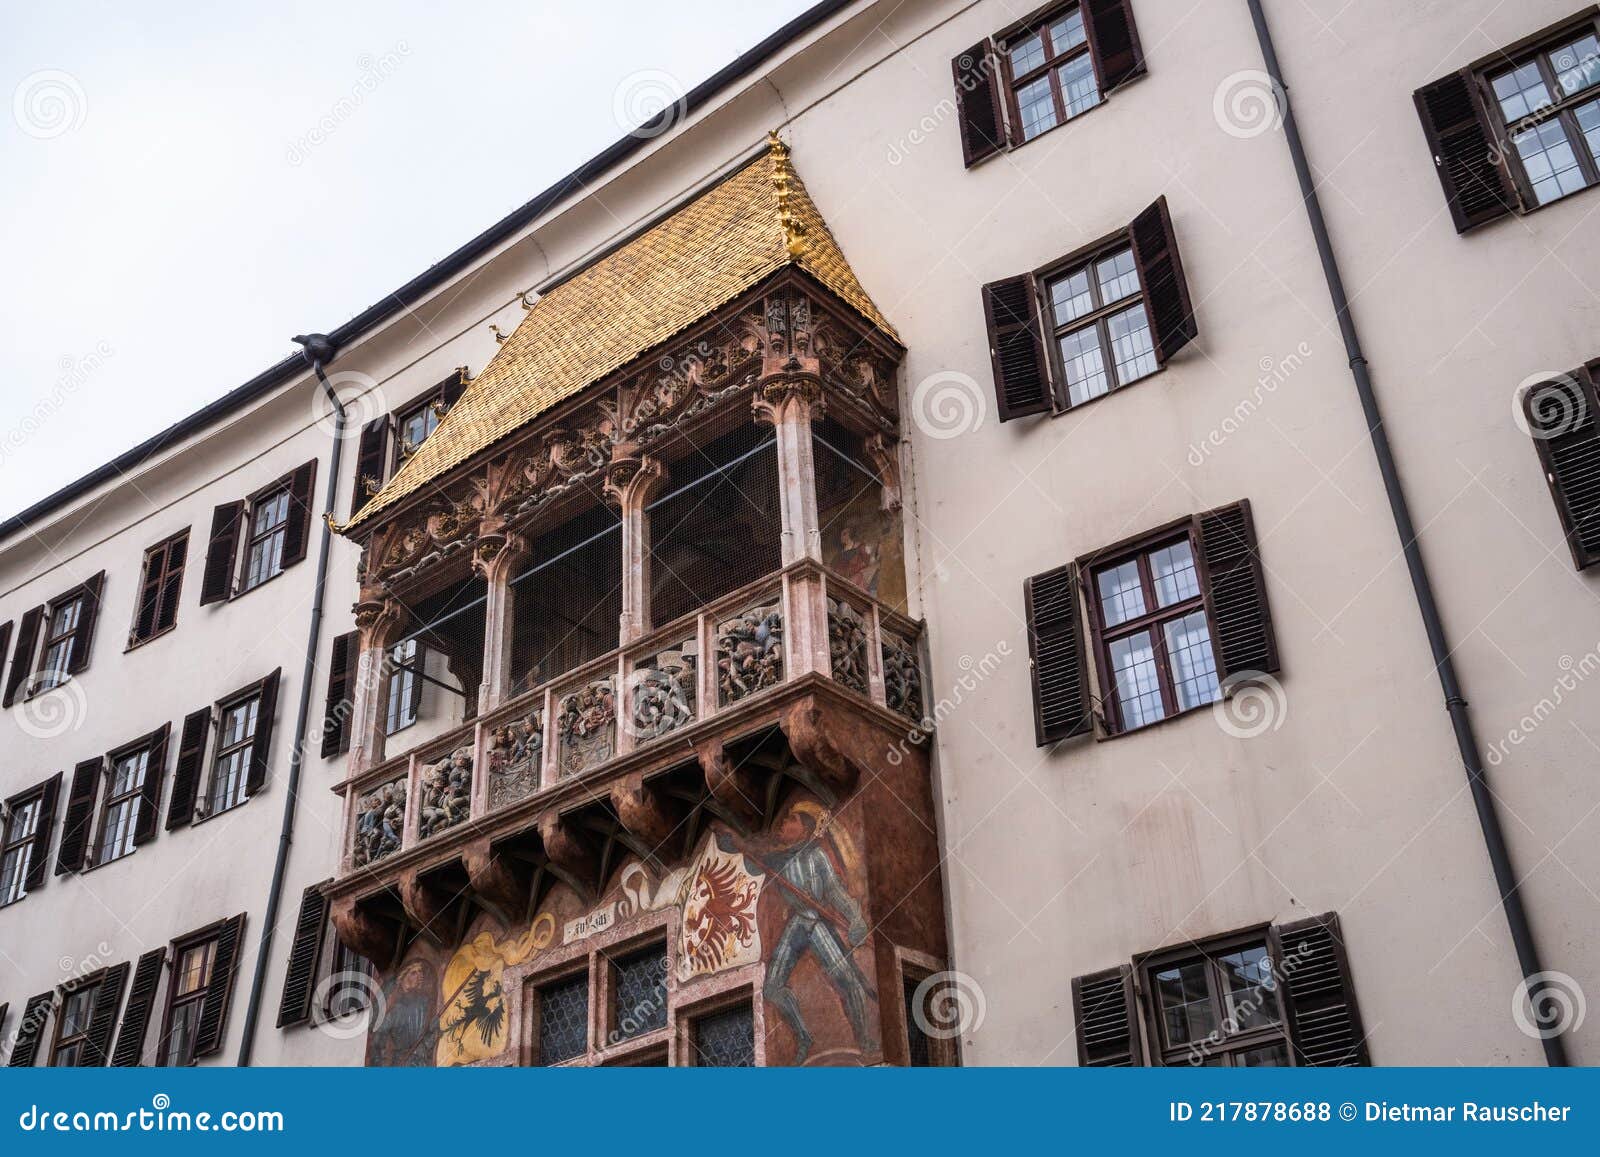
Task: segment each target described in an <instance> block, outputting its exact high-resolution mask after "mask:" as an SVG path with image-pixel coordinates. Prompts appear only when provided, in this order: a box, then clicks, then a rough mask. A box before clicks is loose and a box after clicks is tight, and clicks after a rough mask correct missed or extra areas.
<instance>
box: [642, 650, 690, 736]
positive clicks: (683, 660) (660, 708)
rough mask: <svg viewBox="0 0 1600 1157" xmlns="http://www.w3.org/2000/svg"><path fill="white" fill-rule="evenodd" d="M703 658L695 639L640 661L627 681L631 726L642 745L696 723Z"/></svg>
mask: <svg viewBox="0 0 1600 1157" xmlns="http://www.w3.org/2000/svg"><path fill="white" fill-rule="evenodd" d="M699 670H700V655H699V650H698V648H697V647H696V645H695V641H694V640H693V639H684V640H682V641H681V642H679V643H678V644H677V645H676V646H672V647H667V648H664V649H662V650H660V651H657V652H656V653H655V654H654V655H651V656H650V657H649V658H647V659H641V660H640V661H639V662H638V664H637V665H636V666H635V667H634V669H633V671H632V672H631V674H630V675H629V678H628V726H629V727H631V728H632V729H633V731H632V733H633V737H634V738H635V739H636V740H638V741H639V742H641V743H644V742H648V741H649V740H652V739H659V738H660V737H661V736H663V735H666V734H667V733H668V732H670V731H676V730H677V729H678V728H680V727H685V726H687V725H688V724H690V723H693V722H694V720H695V714H696V703H695V685H696V682H697V680H698V678H699Z"/></svg>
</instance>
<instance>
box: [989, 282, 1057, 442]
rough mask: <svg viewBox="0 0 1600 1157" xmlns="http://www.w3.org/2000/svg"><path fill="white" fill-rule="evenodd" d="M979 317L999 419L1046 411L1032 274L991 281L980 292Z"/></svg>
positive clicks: (1046, 381)
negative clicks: (986, 340) (983, 326)
mask: <svg viewBox="0 0 1600 1157" xmlns="http://www.w3.org/2000/svg"><path fill="white" fill-rule="evenodd" d="M983 316H984V320H985V321H986V322H987V323H988V326H989V360H990V364H991V365H992V366H993V368H994V394H995V401H996V403H997V405H998V409H999V412H1000V420H1001V421H1002V422H1009V421H1010V420H1011V419H1012V418H1020V417H1022V416H1023V415H1025V414H1038V413H1042V412H1044V411H1046V410H1048V409H1049V408H1050V374H1049V371H1048V369H1047V368H1046V363H1045V356H1044V343H1043V339H1042V337H1041V336H1040V335H1041V325H1040V321H1039V295H1038V292H1037V290H1036V287H1035V284H1034V280H1033V275H1032V274H1031V273H1028V274H1024V275H1023V276H1021V277H1008V278H1005V279H1003V280H1001V281H991V282H990V283H989V284H988V285H985V286H984V287H983Z"/></svg>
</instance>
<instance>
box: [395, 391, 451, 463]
mask: <svg viewBox="0 0 1600 1157" xmlns="http://www.w3.org/2000/svg"><path fill="white" fill-rule="evenodd" d="M447 380H448V379H447ZM439 389H440V388H439V387H437V386H435V387H434V388H433V389H432V390H430V391H429V392H428V393H426V394H424V395H423V396H422V397H421V398H419V399H418V400H416V401H415V402H412V403H411V404H410V405H408V406H405V407H403V408H401V409H399V410H396V411H394V413H393V414H392V415H390V421H391V422H392V423H393V434H394V445H393V446H392V447H390V453H389V464H388V465H389V477H390V478H393V477H394V476H395V473H396V472H397V471H398V470H399V469H400V467H402V466H404V465H405V464H406V462H407V461H409V460H410V458H411V456H412V455H413V454H415V453H416V452H417V451H418V450H420V449H421V448H422V443H423V442H426V441H427V440H428V439H429V438H431V437H433V434H434V431H435V430H437V429H438V428H439V423H440V422H442V421H444V416H445V414H446V413H449V407H448V406H447V405H445V402H444V399H443V398H442V397H441V396H440V393H439ZM419 416H421V417H422V418H423V425H424V426H425V427H427V429H426V432H425V433H424V434H423V435H422V441H421V442H416V443H414V444H412V446H411V448H410V449H409V450H407V449H406V436H405V429H406V423H408V422H410V421H411V420H412V419H414V418H416V417H419ZM430 418H431V420H432V424H431V426H430V424H429V419H430Z"/></svg>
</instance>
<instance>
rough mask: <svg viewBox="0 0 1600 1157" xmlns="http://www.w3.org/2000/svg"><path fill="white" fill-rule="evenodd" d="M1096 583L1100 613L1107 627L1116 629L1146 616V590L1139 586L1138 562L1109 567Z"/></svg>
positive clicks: (1100, 574) (1099, 574)
mask: <svg viewBox="0 0 1600 1157" xmlns="http://www.w3.org/2000/svg"><path fill="white" fill-rule="evenodd" d="M1095 582H1096V583H1098V584H1099V587H1100V612H1101V614H1102V615H1103V616H1104V617H1105V623H1106V626H1108V627H1115V626H1116V625H1117V624H1119V623H1125V622H1127V621H1128V620H1129V619H1137V618H1138V617H1139V616H1140V615H1142V614H1144V612H1145V605H1144V588H1143V587H1141V586H1140V585H1139V564H1138V563H1137V562H1134V561H1133V560H1131V559H1130V560H1129V561H1127V562H1125V563H1122V564H1121V565H1119V566H1108V567H1106V569H1105V570H1103V571H1100V572H1099V573H1098V574H1097V575H1096V576H1095Z"/></svg>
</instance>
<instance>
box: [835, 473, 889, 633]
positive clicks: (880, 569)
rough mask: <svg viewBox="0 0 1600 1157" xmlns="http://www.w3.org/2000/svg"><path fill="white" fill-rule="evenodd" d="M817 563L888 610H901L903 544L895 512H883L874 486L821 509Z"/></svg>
mask: <svg viewBox="0 0 1600 1157" xmlns="http://www.w3.org/2000/svg"><path fill="white" fill-rule="evenodd" d="M821 523H822V561H823V563H824V565H826V566H827V567H828V569H830V570H832V571H835V572H837V573H838V574H840V575H841V576H843V577H844V578H846V579H848V580H849V581H850V582H852V583H854V584H855V585H856V586H858V587H860V588H861V589H862V590H864V591H866V592H867V593H868V594H870V595H873V596H875V597H876V598H878V599H880V600H882V601H883V602H884V603H886V604H887V605H888V606H890V607H891V608H893V609H894V610H897V611H901V612H904V611H905V609H906V569H905V544H904V542H903V540H902V538H901V524H900V512H899V511H898V510H894V511H889V510H884V509H883V508H882V505H881V504H880V502H879V498H878V493H877V490H876V488H875V487H868V488H866V489H865V490H862V491H861V492H860V493H858V494H857V495H855V497H853V498H852V499H851V500H850V501H849V502H846V503H842V504H840V505H839V506H836V507H835V508H833V509H832V510H828V511H824V512H823V513H822V515H821Z"/></svg>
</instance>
